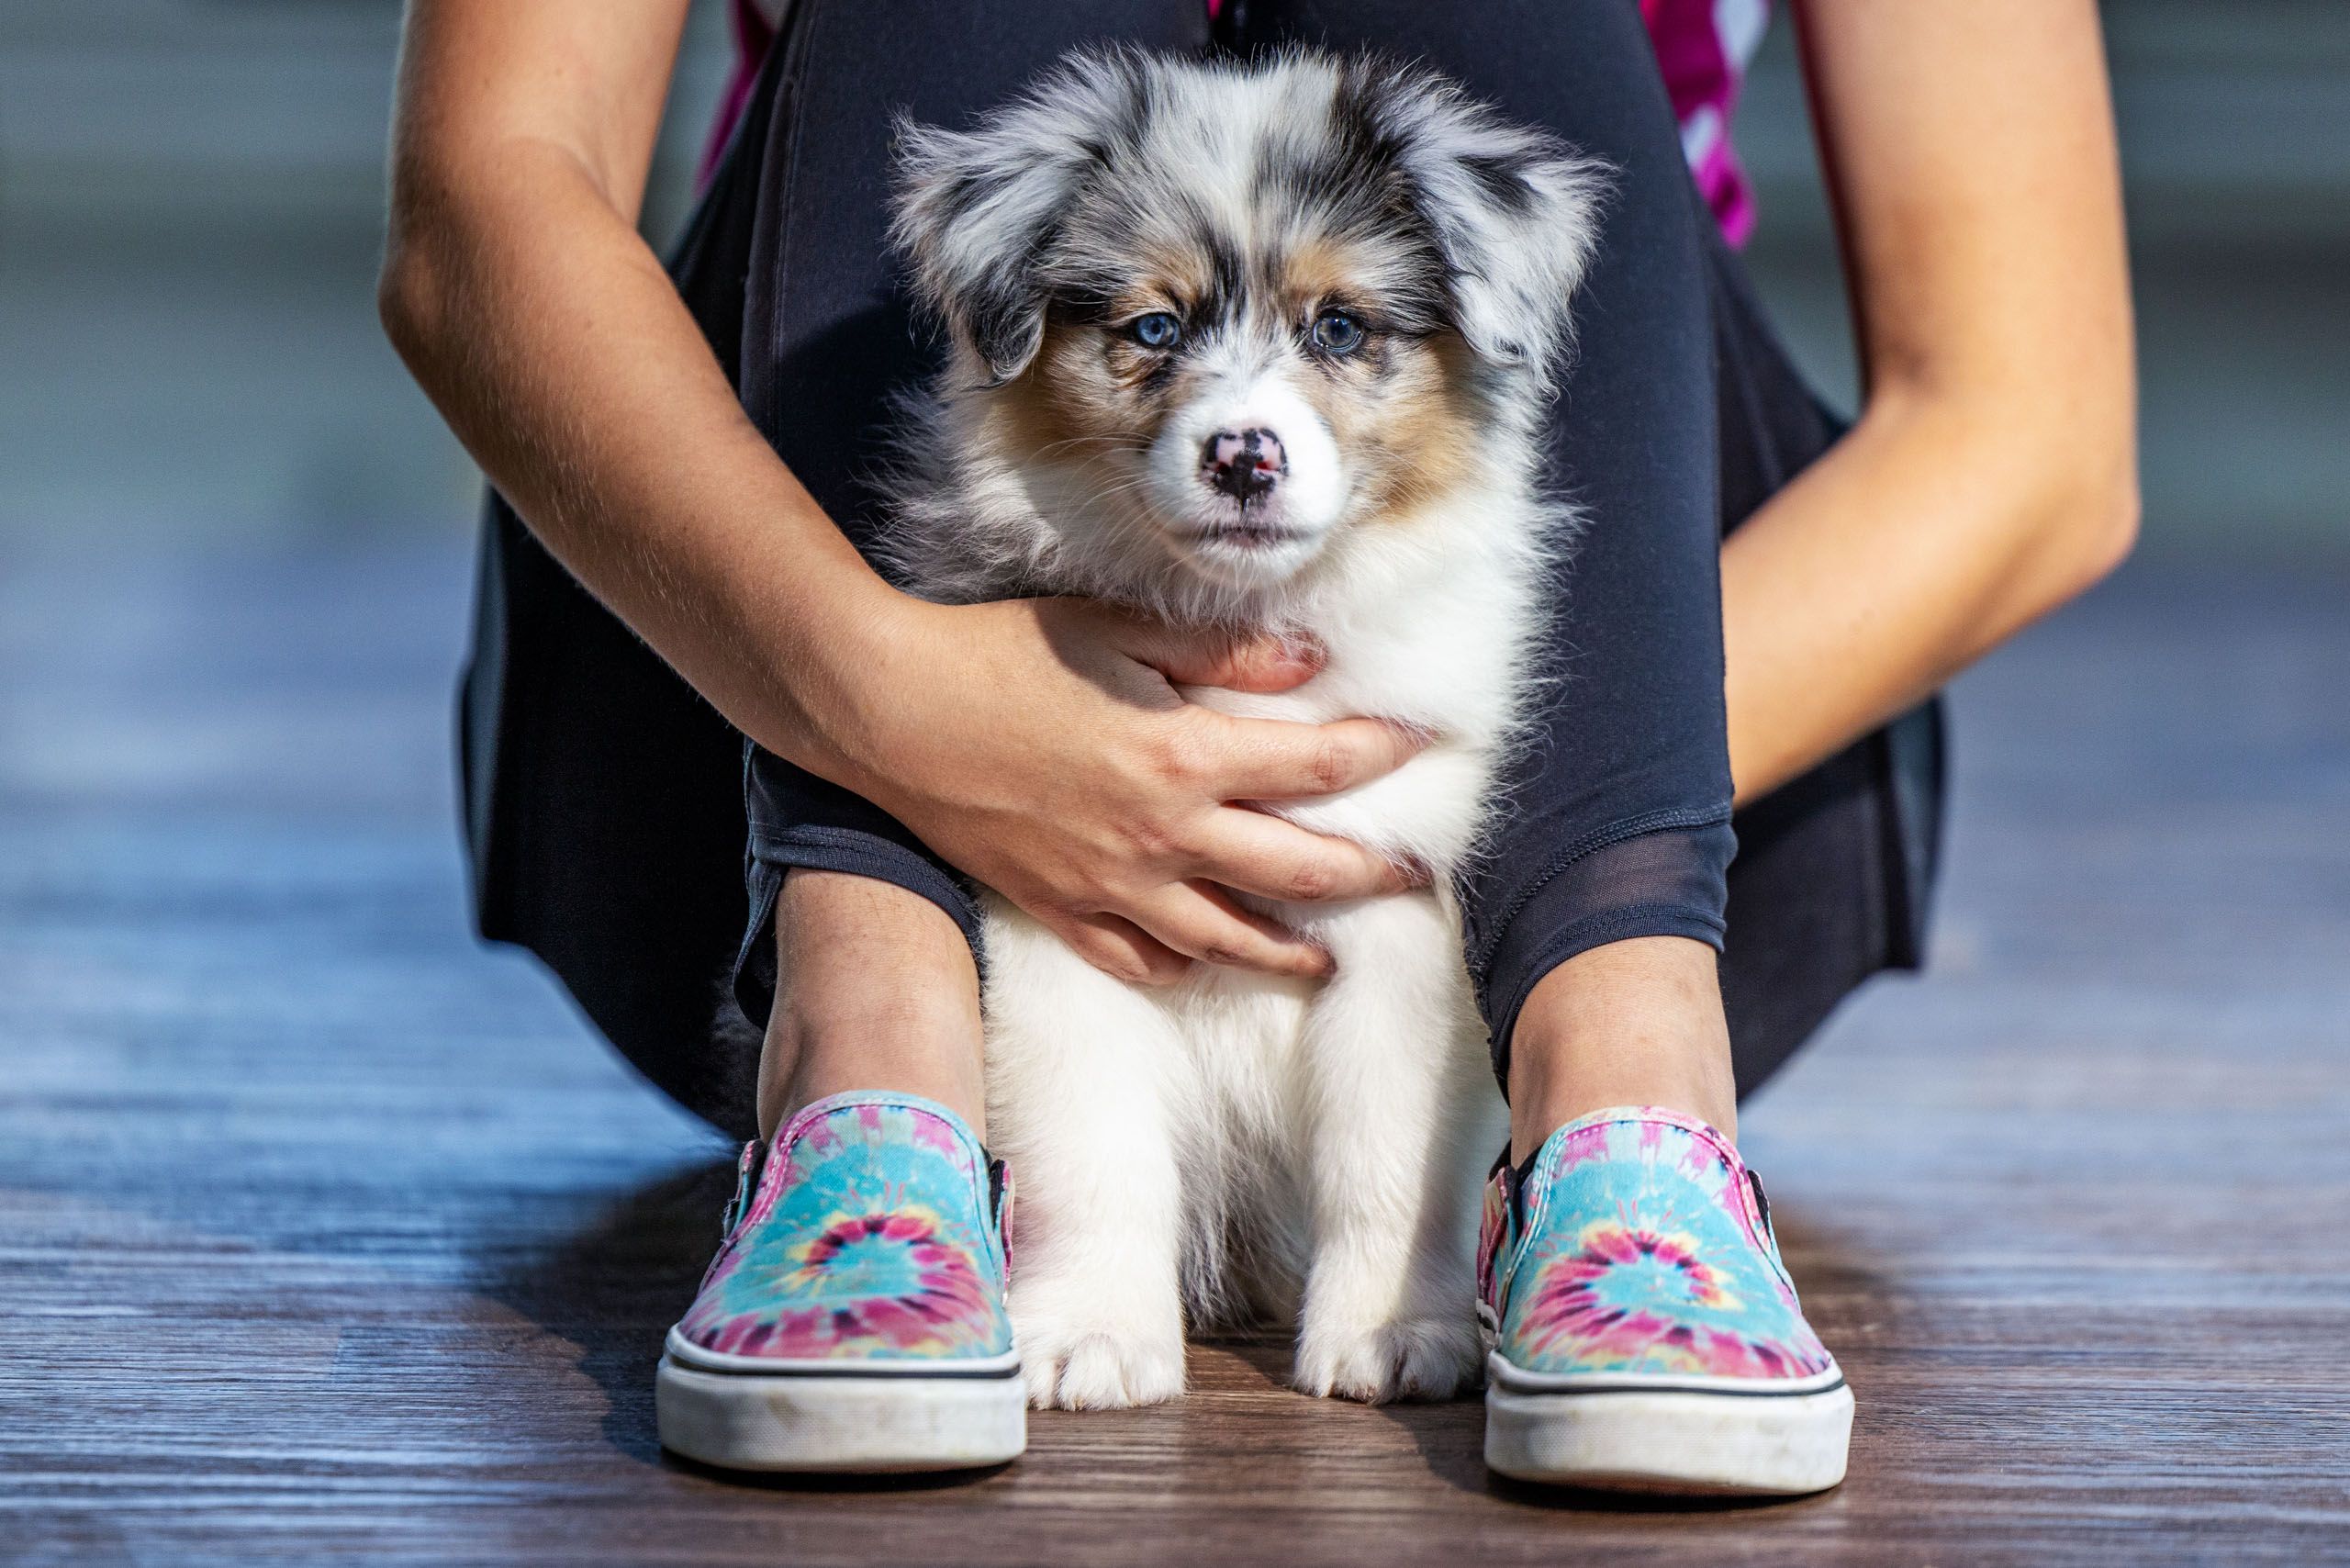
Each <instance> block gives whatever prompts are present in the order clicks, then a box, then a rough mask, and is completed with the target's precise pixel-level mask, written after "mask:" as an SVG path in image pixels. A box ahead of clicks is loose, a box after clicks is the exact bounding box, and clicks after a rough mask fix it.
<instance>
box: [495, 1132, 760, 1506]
mask: <svg viewBox="0 0 2350 1568" xmlns="http://www.w3.org/2000/svg"><path fill="white" fill-rule="evenodd" d="M733 1180H734V1167H733V1161H732V1160H730V1159H711V1160H709V1161H707V1162H702V1163H697V1164H693V1165H689V1166H687V1167H684V1168H682V1169H680V1170H673V1171H671V1172H670V1173H668V1174H667V1175H665V1176H662V1177H660V1178H658V1179H656V1180H655V1181H652V1182H647V1183H645V1184H643V1185H642V1186H639V1187H637V1188H636V1189H635V1190H633V1191H632V1192H629V1193H624V1194H622V1195H621V1196H620V1197H619V1198H618V1199H616V1200H615V1201H613V1202H611V1203H610V1204H607V1205H606V1206H605V1207H603V1208H602V1209H601V1210H599V1211H598V1212H596V1213H595V1215H594V1216H593V1217H592V1218H591V1219H590V1220H589V1221H588V1224H586V1225H585V1226H581V1227H580V1228H578V1229H577V1230H576V1231H574V1232H572V1233H571V1234H569V1235H567V1236H565V1237H562V1238H559V1239H558V1240H556V1241H555V1242H554V1245H553V1246H552V1247H550V1248H547V1249H528V1250H525V1251H523V1252H522V1253H521V1254H520V1256H519V1257H515V1258H512V1259H510V1260H506V1261H505V1263H504V1266H503V1267H501V1268H499V1269H498V1270H496V1271H492V1272H491V1274H490V1275H489V1277H488V1278H487V1279H486V1280H485V1282H484V1286H483V1288H484V1289H485V1290H486V1291H487V1294H490V1295H492V1296H494V1297H495V1298H496V1299H498V1301H500V1302H502V1303H504V1304H505V1305H508V1306H509V1307H511V1308H513V1309H514V1310H515V1311H516V1312H519V1313H520V1314H521V1315H522V1316H525V1317H528V1318H529V1319H530V1320H531V1321H532V1322H533V1323H535V1324H537V1325H538V1326H539V1327H541V1328H543V1329H544V1330H545V1331H546V1332H547V1333H548V1334H550V1335H553V1336H555V1337H556V1338H561V1339H563V1340H565V1341H566V1342H568V1343H569V1344H571V1345H574V1346H576V1347H577V1350H578V1360H577V1366H578V1370H579V1371H580V1372H583V1373H585V1374H586V1375H587V1376H588V1378H589V1379H590V1380H591V1381H592V1382H593V1383H595V1384H596V1386H597V1387H598V1388H599V1389H600V1390H601V1391H602V1393H603V1395H604V1400H605V1404H606V1413H605V1416H604V1421H603V1432H604V1438H605V1440H606V1441H608V1442H609V1443H610V1445H611V1446H612V1447H613V1448H614V1449H615V1450H618V1451H619V1452H621V1454H624V1455H626V1456H627V1457H628V1458H630V1459H632V1460H634V1461H637V1462H641V1463H644V1464H675V1463H677V1461H675V1460H673V1459H670V1458H669V1457H667V1456H666V1455H665V1454H664V1453H663V1452H662V1450H661V1442H660V1439H659V1437H658V1435H657V1433H656V1431H655V1425H654V1414H653V1371H654V1368H655V1365H657V1364H658V1363H659V1361H660V1360H661V1342H662V1338H663V1337H664V1336H665V1335H666V1334H667V1332H668V1330H669V1325H671V1324H672V1323H674V1322H676V1321H677V1317H678V1316H679V1315H680V1314H682V1313H683V1312H684V1311H685V1309H686V1305H687V1304H688V1302H690V1301H691V1300H692V1299H693V1294H694V1287H695V1285H696V1284H698V1283H699V1282H700V1279H701V1274H702V1271H703V1270H704V1269H705V1268H707V1267H709V1264H710V1260H711V1254H712V1253H713V1252H714V1251H716V1250H717V1247H718V1239H719V1237H718V1219H719V1215H720V1213H721V1211H722V1209H723V1208H724V1206H725V1204H726V1199H727V1197H728V1195H729V1194H730V1193H732V1191H733Z"/></svg>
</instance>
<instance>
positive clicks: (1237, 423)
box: [1149, 375, 1347, 587]
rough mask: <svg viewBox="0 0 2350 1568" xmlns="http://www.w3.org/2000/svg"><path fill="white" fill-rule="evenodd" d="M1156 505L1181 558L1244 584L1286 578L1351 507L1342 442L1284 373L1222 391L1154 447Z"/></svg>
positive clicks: (1206, 573)
mask: <svg viewBox="0 0 2350 1568" xmlns="http://www.w3.org/2000/svg"><path fill="white" fill-rule="evenodd" d="M1149 473H1150V481H1149V492H1150V498H1151V502H1152V506H1151V510H1152V512H1153V513H1154V514H1155V516H1156V518H1157V520H1158V524H1159V527H1160V528H1161V529H1162V530H1163V531H1164V532H1165V533H1166V535H1167V540H1168V544H1169V548H1170V549H1171V550H1172V551H1173V552H1174V553H1175V555H1176V557H1177V559H1179V560H1180V561H1181V562H1182V563H1183V564H1184V565H1186V566H1189V567H1191V568H1192V570H1194V571H1196V572H1198V573H1200V574H1201V575H1202V576H1203V577H1209V578H1211V579H1213V580H1214V581H1218V582H1223V583H1229V584H1233V585H1235V586H1240V587H1248V586H1254V585H1259V584H1269V583H1277V582H1280V581H1281V580H1283V579H1285V578H1287V577H1292V576H1293V575H1295V573H1296V572H1297V571H1298V570H1299V569H1300V568H1301V567H1303V566H1304V565H1305V564H1306V563H1307V562H1308V561H1310V560H1312V559H1313V558H1314V556H1315V554H1317V553H1318V552H1319V551H1320V550H1321V548H1322V545H1323V543H1324V542H1325V541H1326V539H1327V538H1328V537H1329V535H1330V532H1331V531H1332V530H1333V529H1334V528H1336V527H1337V522H1338V519H1339V517H1340V516H1341V515H1342V514H1343V512H1344V511H1345V510H1346V497H1347V482H1346V476H1345V472H1344V465H1342V463H1341V462H1340V460H1339V455H1338V443H1337V440H1336V439H1335V438H1334V437H1333V436H1332V435H1331V433H1330V427H1329V426H1328V425H1327V424H1326V423H1324V422H1323V420H1322V416H1321V415H1320V414H1318V413H1316V412H1315V409H1314V406H1313V405H1312V404H1310V403H1308V402H1307V401H1306V400H1305V399H1304V398H1302V397H1300V396H1299V395H1298V393H1297V392H1296V390H1295V389H1294V388H1292V386H1289V385H1288V384H1287V383H1286V382H1285V381H1283V380H1282V379H1281V378H1280V377H1279V376H1272V375H1268V376H1262V377H1259V378H1257V379H1255V380H1253V381H1251V382H1249V383H1248V384H1246V385H1242V386H1231V387H1221V386H1220V387H1216V388H1214V389H1211V390H1210V391H1209V392H1208V393H1207V395H1205V396H1203V397H1202V398H1197V399H1195V400H1194V401H1193V402H1192V403H1191V404H1189V405H1187V406H1186V407H1184V408H1183V409H1181V410H1179V411H1178V412H1177V413H1176V415H1175V416H1174V417H1173V418H1172V419H1170V420H1168V421H1167V423H1166V424H1165V426H1163V427H1162V428H1161V430H1160V431H1159V434H1158V440H1157V441H1155V442H1152V443H1151V450H1150V460H1149Z"/></svg>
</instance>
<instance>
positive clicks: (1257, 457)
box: [1200, 429, 1289, 506]
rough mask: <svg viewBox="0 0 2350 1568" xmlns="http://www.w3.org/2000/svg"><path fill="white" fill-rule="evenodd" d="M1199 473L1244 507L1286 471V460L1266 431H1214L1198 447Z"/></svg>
mask: <svg viewBox="0 0 2350 1568" xmlns="http://www.w3.org/2000/svg"><path fill="white" fill-rule="evenodd" d="M1200 472H1201V476H1202V477H1203V478H1205V479H1206V480H1207V482H1208V483H1209V484H1211V485H1214V487H1216V488H1217V489H1219V490H1222V491H1223V492H1224V493H1225V495H1227V496H1230V497H1231V498H1233V499H1234V500H1237V501H1238V502H1239V503H1240V504H1241V505H1243V506H1247V505H1248V503H1249V502H1250V501H1253V500H1259V499H1261V498H1263V497H1264V495H1265V493H1266V492H1267V491H1269V490H1270V489H1271V488H1272V487H1273V486H1274V485H1275V484H1277V483H1279V482H1280V479H1281V476H1282V475H1284V474H1286V473H1288V472H1289V458H1288V457H1287V456H1286V455H1285V454H1283V453H1282V452H1281V437H1279V436H1277V435H1275V434H1274V433H1273V432H1272V431H1269V430H1262V429H1259V430H1245V431H1216V432H1215V434H1214V435H1212V436H1210V437H1208V439H1207V442H1206V443H1205V444H1204V445H1203V446H1202V447H1201V448H1200Z"/></svg>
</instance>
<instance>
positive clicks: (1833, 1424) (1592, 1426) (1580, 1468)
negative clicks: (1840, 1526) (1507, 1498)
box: [1485, 1353, 1852, 1496]
mask: <svg viewBox="0 0 2350 1568" xmlns="http://www.w3.org/2000/svg"><path fill="white" fill-rule="evenodd" d="M1851 1441H1852V1390H1851V1389H1849V1388H1847V1387H1845V1386H1844V1374H1843V1373H1842V1372H1841V1371H1839V1370H1838V1369H1836V1368H1834V1367H1830V1369H1829V1370H1828V1371H1826V1372H1822V1373H1820V1374H1819V1375H1818V1376H1817V1377H1811V1378H1804V1379H1799V1380H1798V1379H1789V1380H1787V1382H1786V1383H1785V1387H1784V1388H1781V1387H1777V1386H1774V1387H1771V1388H1769V1389H1767V1390H1766V1389H1758V1388H1756V1387H1755V1385H1754V1383H1753V1381H1752V1380H1751V1379H1746V1378H1717V1377H1650V1376H1623V1377H1604V1376H1596V1375H1588V1374H1586V1375H1582V1376H1572V1377H1555V1376H1545V1375H1543V1374H1541V1373H1539V1372H1526V1371H1524V1370H1522V1369H1520V1368H1517V1367H1514V1366H1512V1365H1510V1363H1509V1362H1508V1361H1505V1360H1503V1359H1502V1357H1501V1356H1500V1355H1499V1354H1498V1353H1494V1354H1489V1355H1488V1356H1487V1357H1486V1358H1485V1463H1486V1464H1487V1465H1488V1466H1490V1467H1491V1468H1492V1469H1494V1470H1496V1471H1498V1472H1500V1473H1502V1474H1504V1475H1506V1476H1510V1477H1512V1478H1513V1479H1515V1480H1518V1481H1537V1482H1545V1483H1549V1484H1552V1485H1561V1486H1591V1487H1598V1488H1603V1489H1606V1490H1608V1491H1620V1492H1671V1493H1684V1494H1700V1495H1746V1496H1796V1495H1801V1494H1803V1493H1806V1492H1823V1491H1826V1490H1827V1489H1828V1488H1829V1487H1830V1486H1833V1485H1835V1484H1837V1483H1838V1482H1840V1481H1841V1480H1843V1479H1844V1458H1845V1453H1846V1450H1847V1449H1848V1448H1849V1447H1850V1445H1851Z"/></svg>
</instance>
